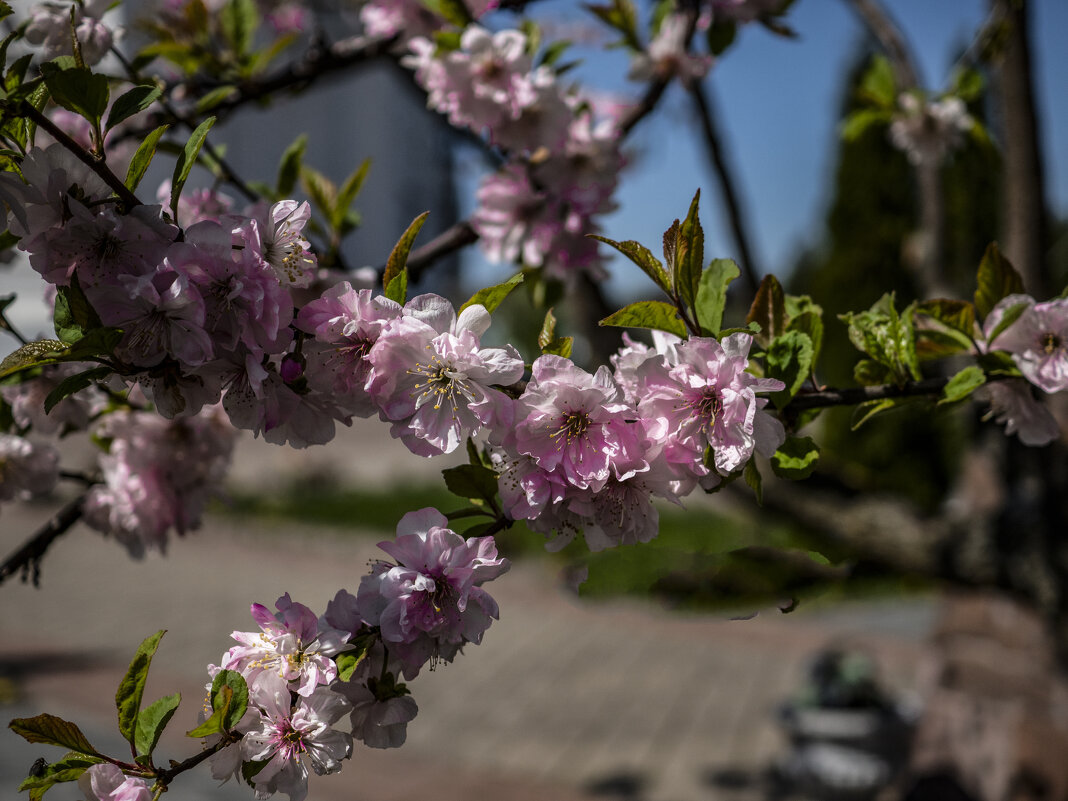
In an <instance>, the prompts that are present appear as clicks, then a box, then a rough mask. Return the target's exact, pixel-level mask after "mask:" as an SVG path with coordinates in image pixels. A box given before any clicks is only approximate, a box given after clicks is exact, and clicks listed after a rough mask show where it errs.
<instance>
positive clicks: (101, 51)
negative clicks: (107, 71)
mask: <svg viewBox="0 0 1068 801" xmlns="http://www.w3.org/2000/svg"><path fill="white" fill-rule="evenodd" d="M114 5H115V4H114V3H113V2H112V0H84V2H79V3H70V2H65V3H64V2H58V0H46V1H45V2H43V3H37V4H36V5H34V6H33V7H32V8H31V9H30V21H29V25H28V26H27V27H26V41H27V42H29V43H30V44H32V45H34V46H36V47H38V48H39V52H40V54H41V57H42V58H43V59H45V60H48V59H53V58H55V57H57V56H69V55H71V54H72V53H73V49H72V41H71V14H72V12H73V14H74V18H73V24H74V31H75V33H76V34H77V36H78V44H79V46H80V48H81V53H82V58H83V59H84V60H85V63H86V64H89V65H92V64H96V63H98V62H99V61H100V60H101V59H103V58H104V56H106V55H107V53H108V50H110V49H111V45H112V43H113V42H114V41H115V31H114V30H113V29H112V28H110V27H108V26H107V25H106V24H105V23H104V22H103V20H102V18H103V16H104V15H105V14H106V13H107V12H108V11H109V10H110V9H111V8H112V6H114Z"/></svg>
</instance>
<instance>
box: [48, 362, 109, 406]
mask: <svg viewBox="0 0 1068 801" xmlns="http://www.w3.org/2000/svg"><path fill="white" fill-rule="evenodd" d="M111 372H112V370H111V368H110V367H93V368H91V369H89V370H85V371H84V372H81V373H75V374H74V375H70V376H67V377H66V378H64V379H63V380H62V381H60V382H59V384H58V385H57V386H56V388H55V389H53V390H52V391H51V392H49V393H48V397H46V398H45V402H44V410H45V414H49V413H50V412H51V411H52V410H53V409H54V408H56V404H58V403H59V402H60V401H61V400H63V399H64V398H66V397H67V396H69V395H73V394H74V393H75V392H80V391H81V390H83V389H85V388H86V387H88V386H89V385H90V384H92V383H93V382H94V381H101V380H103V379H105V378H107V377H108V376H109V375H111Z"/></svg>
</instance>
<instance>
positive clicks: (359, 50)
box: [122, 36, 394, 139]
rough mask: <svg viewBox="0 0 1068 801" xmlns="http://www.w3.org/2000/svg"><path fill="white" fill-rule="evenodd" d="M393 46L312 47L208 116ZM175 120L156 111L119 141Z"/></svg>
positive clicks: (194, 89)
mask: <svg viewBox="0 0 1068 801" xmlns="http://www.w3.org/2000/svg"><path fill="white" fill-rule="evenodd" d="M393 43H394V40H393V39H368V38H367V37H365V36H353V37H350V38H348V39H342V40H341V41H339V42H335V43H334V44H333V45H330V46H329V47H318V46H313V47H311V48H310V49H309V50H308V51H307V52H306V53H305V54H304V58H302V59H301V60H299V61H296V62H294V63H293V64H291V65H290V66H288V67H287V68H285V69H283V70H281V71H279V72H277V73H275V74H274V75H272V76H271V77H269V78H264V79H263V80H249V81H244V82H242V83H239V84H237V85H236V86H235V92H236V94H234V95H233V96H231V97H230V98H228V99H226V100H223V101H222V102H220V103H218V104H216V105H215V106H213V107H212V109H211V113H212V114H215V115H218V116H221V115H223V114H226V113H227V112H230V111H233V110H234V109H237V108H239V107H240V106H244V105H246V104H248V103H252V102H255V101H257V100H263V99H266V98H269V97H270V96H271V95H273V94H275V93H276V92H281V91H283V90H285V89H294V88H297V87H300V86H306V85H308V84H311V83H314V82H315V81H316V80H318V79H320V78H322V77H323V76H325V75H329V74H330V73H334V72H340V71H342V70H345V69H347V68H349V67H352V66H355V65H357V64H363V63H366V62H369V61H372V60H374V59H377V58H379V57H380V56H384V55H386V54H387V53H389V51H390V48H391V47H392V46H393ZM221 85H223V84H204V83H202V82H196V81H190V82H186V83H181V84H176V85H175V86H172V87H171V94H181V95H183V96H189V97H199V96H200V95H201V93H203V92H206V91H210V90H212V89H215V88H217V87H218V86H221ZM175 121H177V122H182V123H185V120H184V119H181V118H180V117H176V116H175V115H173V114H171V113H168V112H167V111H166V110H164V111H163V112H157V113H155V114H152V115H151V116H149V117H148V118H147V120H146V122H145V124H144V125H143V126H140V127H138V128H136V129H131V130H129V131H127V132H126V133H124V134H123V136H122V138H123V139H129V138H144V136H145V135H146V134H147V133H148V132H149V131H152V130H154V129H156V128H158V127H159V126H160V125H164V124H166V123H170V122H175Z"/></svg>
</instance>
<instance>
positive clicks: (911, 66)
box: [847, 0, 920, 91]
mask: <svg viewBox="0 0 1068 801" xmlns="http://www.w3.org/2000/svg"><path fill="white" fill-rule="evenodd" d="M847 2H849V3H852V5H853V8H854V9H856V12H857V15H858V16H859V17H860V19H861V20H862V21H863V22H864V24H865V25H866V26H867V28H868V30H869V31H871V32H872V35H874V36H875V38H876V39H877V40H878V42H879V45H880V47H882V49H883V52H885V53H886V57H887V58H889V59H890V64H891V66H892V67H893V68H894V76H895V77H896V78H897V83H898V86H899V88H900V89H901V90H902V91H905V90H908V89H916V88H918V87H919V86H920V75H919V70H918V69H917V67H916V59H915V58H914V57H913V55H912V53H911V51H910V50H909V47H908V42H907V41H906V39H905V36H904V34H903V33H902V32H901V29H900V28H899V27H898V26H897V24H896V23H895V22H894V21H893V19H892V18H891V17H890V14H889V13H888V12H887V11H886V9H884V8H883V7H882V5H881V4H880V3H879V2H878V0H847Z"/></svg>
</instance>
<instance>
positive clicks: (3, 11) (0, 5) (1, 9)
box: [0, 0, 15, 19]
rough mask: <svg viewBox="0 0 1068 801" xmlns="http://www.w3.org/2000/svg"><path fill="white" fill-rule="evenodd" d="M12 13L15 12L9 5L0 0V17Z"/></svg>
mask: <svg viewBox="0 0 1068 801" xmlns="http://www.w3.org/2000/svg"><path fill="white" fill-rule="evenodd" d="M14 13H15V12H14V11H13V10H12V8H11V6H9V5H8V4H7V3H5V2H4V0H0V19H4V18H5V17H10V16H11V15H12V14H14Z"/></svg>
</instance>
